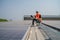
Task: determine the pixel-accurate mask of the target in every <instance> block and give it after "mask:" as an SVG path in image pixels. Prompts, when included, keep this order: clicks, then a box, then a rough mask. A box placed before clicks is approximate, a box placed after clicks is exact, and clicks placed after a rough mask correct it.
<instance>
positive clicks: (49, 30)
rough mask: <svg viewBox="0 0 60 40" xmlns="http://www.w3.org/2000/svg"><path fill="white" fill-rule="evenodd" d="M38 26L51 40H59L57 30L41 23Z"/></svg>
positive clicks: (59, 34) (59, 33) (59, 36)
mask: <svg viewBox="0 0 60 40" xmlns="http://www.w3.org/2000/svg"><path fill="white" fill-rule="evenodd" d="M39 27H41V28H42V29H43V30H44V31H45V33H46V34H47V35H48V36H49V37H50V38H51V40H60V32H59V31H57V30H54V29H52V28H49V27H47V26H45V25H43V24H41V25H40V26H39Z"/></svg>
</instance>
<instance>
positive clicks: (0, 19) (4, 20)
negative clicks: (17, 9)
mask: <svg viewBox="0 0 60 40" xmlns="http://www.w3.org/2000/svg"><path fill="white" fill-rule="evenodd" d="M6 21H8V20H7V19H2V18H0V22H6Z"/></svg>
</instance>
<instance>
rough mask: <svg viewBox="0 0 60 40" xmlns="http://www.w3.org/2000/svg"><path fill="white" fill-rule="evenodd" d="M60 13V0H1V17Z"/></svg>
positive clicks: (16, 17)
mask: <svg viewBox="0 0 60 40" xmlns="http://www.w3.org/2000/svg"><path fill="white" fill-rule="evenodd" d="M36 10H38V11H39V12H40V13H41V14H42V15H60V0H0V18H6V19H13V20H19V19H23V16H24V15H31V14H32V15H34V14H35V11H36Z"/></svg>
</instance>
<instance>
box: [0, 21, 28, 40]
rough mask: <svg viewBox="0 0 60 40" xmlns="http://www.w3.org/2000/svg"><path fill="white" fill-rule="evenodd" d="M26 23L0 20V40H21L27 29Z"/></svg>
mask: <svg viewBox="0 0 60 40" xmlns="http://www.w3.org/2000/svg"><path fill="white" fill-rule="evenodd" d="M28 24H29V23H28ZM28 24H27V22H26V21H22V22H21V21H16V22H1V23H0V40H21V39H22V38H23V36H24V34H25V33H26V31H27V29H28V26H29V25H28Z"/></svg>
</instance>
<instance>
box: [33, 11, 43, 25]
mask: <svg viewBox="0 0 60 40" xmlns="http://www.w3.org/2000/svg"><path fill="white" fill-rule="evenodd" d="M34 21H36V22H39V23H40V22H42V18H41V14H39V12H38V11H36V15H35V18H33V20H32V25H34Z"/></svg>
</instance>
